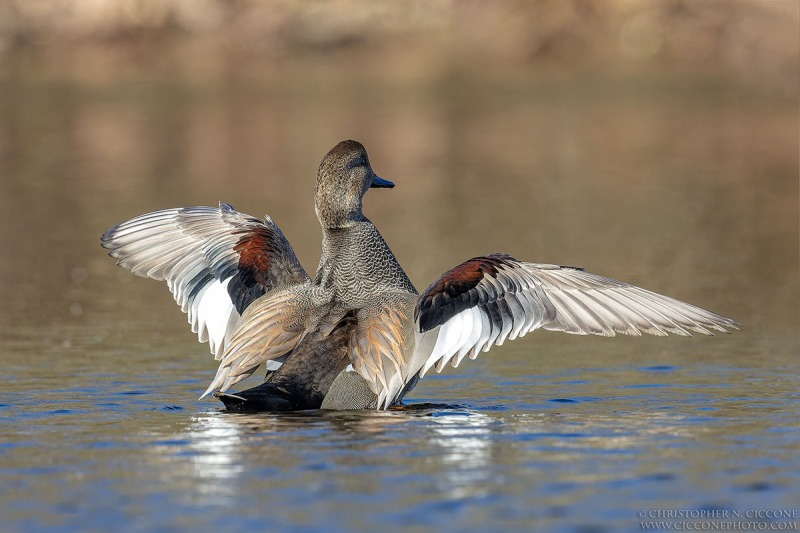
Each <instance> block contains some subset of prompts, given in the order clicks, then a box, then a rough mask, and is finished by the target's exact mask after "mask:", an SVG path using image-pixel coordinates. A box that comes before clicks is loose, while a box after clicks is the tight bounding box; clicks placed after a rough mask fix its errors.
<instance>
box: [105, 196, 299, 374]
mask: <svg viewBox="0 0 800 533" xmlns="http://www.w3.org/2000/svg"><path fill="white" fill-rule="evenodd" d="M101 244H102V246H103V247H104V248H106V249H107V250H108V254H109V255H110V256H111V257H113V258H115V259H117V264H118V265H120V266H122V267H125V268H127V269H129V270H130V271H131V272H133V273H134V274H136V275H137V276H143V277H147V278H152V279H156V280H163V281H166V282H167V285H168V286H169V289H170V291H171V292H172V295H173V296H174V297H175V301H176V302H177V303H178V305H180V306H181V309H182V310H183V311H184V312H185V313H187V314H188V318H189V323H190V324H191V325H192V331H194V332H196V333H197V335H198V339H199V340H200V342H205V341H208V342H209V344H210V348H211V352H212V353H213V354H214V355H215V359H221V358H222V356H223V352H224V351H225V349H226V346H227V344H228V342H229V341H230V338H231V335H232V334H233V332H234V329H235V327H236V324H237V323H238V321H239V318H240V316H241V315H242V314H243V313H244V312H245V310H246V309H248V308H249V307H250V305H251V304H252V303H253V302H255V301H256V300H258V299H260V298H262V297H263V296H264V295H266V294H268V293H273V292H276V293H277V292H281V291H285V290H287V289H290V288H293V287H299V286H308V285H310V283H311V280H310V279H309V277H308V274H306V272H305V270H303V267H302V266H301V265H300V262H299V261H298V260H297V257H296V256H295V253H294V250H293V249H292V247H291V245H290V244H289V241H288V240H287V239H286V237H285V236H284V235H283V232H281V230H280V228H279V227H278V226H277V224H275V222H273V220H272V219H271V218H270V217H268V216H267V217H265V218H264V219H258V218H255V217H251V216H249V215H246V214H244V213H240V212H238V211H236V210H235V209H234V208H233V207H232V206H230V205H229V204H225V203H220V205H219V207H205V206H198V207H182V208H175V209H164V210H162V211H156V212H153V213H147V214H145V215H140V216H138V217H136V218H133V219H131V220H128V221H127V222H123V223H122V224H119V225H117V226H114V227H113V228H111V229H109V230H108V231H106V232H105V233H104V234H103V236H102V237H101Z"/></svg>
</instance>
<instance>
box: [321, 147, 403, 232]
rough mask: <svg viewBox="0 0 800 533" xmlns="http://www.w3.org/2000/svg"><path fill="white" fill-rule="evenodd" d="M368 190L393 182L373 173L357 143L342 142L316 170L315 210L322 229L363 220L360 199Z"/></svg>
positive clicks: (386, 185) (392, 184) (327, 155)
mask: <svg viewBox="0 0 800 533" xmlns="http://www.w3.org/2000/svg"><path fill="white" fill-rule="evenodd" d="M370 187H375V188H391V187H394V183H392V182H391V181H389V180H385V179H383V178H381V177H378V176H377V175H376V174H375V172H373V170H372V167H371V166H370V164H369V157H368V156H367V150H366V149H365V148H364V146H363V145H362V144H361V143H360V142H357V141H342V142H340V143H339V144H337V145H336V146H334V147H333V148H332V149H331V150H330V151H329V152H328V153H327V154H325V157H323V158H322V162H321V163H320V164H319V169H318V170H317V187H316V189H315V191H314V207H315V209H316V212H317V218H319V221H320V224H322V227H324V228H340V227H346V226H349V225H351V224H353V223H354V222H358V221H361V220H364V214H363V213H362V212H361V199H362V198H363V197H364V194H366V192H367V189H369V188H370Z"/></svg>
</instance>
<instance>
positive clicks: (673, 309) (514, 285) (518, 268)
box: [408, 254, 739, 377]
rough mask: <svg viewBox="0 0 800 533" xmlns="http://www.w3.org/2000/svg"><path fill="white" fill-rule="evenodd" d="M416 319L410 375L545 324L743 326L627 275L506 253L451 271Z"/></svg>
mask: <svg viewBox="0 0 800 533" xmlns="http://www.w3.org/2000/svg"><path fill="white" fill-rule="evenodd" d="M414 321H415V323H416V331H417V335H418V336H419V340H418V341H417V348H416V351H415V354H414V357H413V358H412V362H411V364H410V367H411V368H410V369H409V372H408V375H410V376H413V375H415V374H414V373H415V372H417V371H418V372H419V376H420V377H421V376H424V375H425V373H426V372H427V371H428V370H429V369H430V368H432V367H433V368H436V370H437V371H441V370H442V368H443V367H444V365H445V364H447V363H448V362H449V363H451V364H452V366H458V364H459V363H460V362H461V360H462V359H463V358H464V357H465V356H466V355H469V357H470V358H471V359H474V358H475V357H476V356H477V355H478V352H480V351H484V352H485V351H488V350H489V348H491V347H492V346H494V345H500V344H503V342H504V341H505V340H506V339H515V338H517V337H519V336H522V335H524V334H525V333H527V332H529V331H532V330H534V329H537V328H543V329H548V330H553V331H563V332H565V333H572V334H578V335H588V334H591V335H603V336H607V337H613V336H614V335H616V334H624V335H641V334H642V333H649V334H651V335H667V334H668V333H672V334H676V335H684V336H688V335H690V331H694V332H697V333H702V334H705V335H712V334H713V333H712V331H720V332H724V333H726V332H727V330H728V329H739V324H738V323H737V322H736V321H734V320H731V319H730V318H727V317H724V316H721V315H718V314H716V313H712V312H711V311H706V310H705V309H701V308H699V307H696V306H694V305H691V304H688V303H686V302H681V301H679V300H676V299H674V298H670V297H668V296H664V295H661V294H657V293H654V292H651V291H648V290H645V289H642V288H640V287H636V286H633V285H630V284H628V283H625V282H622V281H617V280H614V279H611V278H606V277H603V276H598V275H596V274H591V273H589V272H584V271H583V270H582V269H578V268H572V267H562V266H558V265H547V264H538V263H526V262H523V261H520V260H518V259H515V258H513V257H511V256H510V255H506V254H492V255H488V256H482V257H476V258H474V259H470V260H469V261H465V262H464V263H462V264H460V265H459V266H457V267H455V268H453V269H452V270H450V271H448V272H446V273H444V274H443V275H442V276H441V277H440V278H439V279H438V280H436V281H435V282H434V283H433V284H431V286H430V287H428V289H427V290H426V291H425V292H424V293H422V295H421V296H420V297H419V301H418V303H417V307H416V309H415V312H414Z"/></svg>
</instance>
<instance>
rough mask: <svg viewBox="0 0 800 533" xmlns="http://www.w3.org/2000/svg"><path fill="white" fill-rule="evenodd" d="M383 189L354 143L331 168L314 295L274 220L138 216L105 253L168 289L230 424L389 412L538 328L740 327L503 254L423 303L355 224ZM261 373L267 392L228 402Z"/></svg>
mask: <svg viewBox="0 0 800 533" xmlns="http://www.w3.org/2000/svg"><path fill="white" fill-rule="evenodd" d="M392 186H393V184H392V183H391V182H389V181H387V180H384V179H382V178H380V177H378V176H376V175H375V173H374V172H373V170H372V167H371V165H370V163H369V158H368V156H367V152H366V150H365V149H364V147H363V146H362V145H361V144H359V143H357V142H355V141H343V142H341V143H339V144H338V145H336V146H335V147H334V148H333V149H331V151H330V152H328V153H327V154H326V155H325V157H324V158H323V159H322V162H321V163H320V166H319V169H318V171H317V184H316V189H315V192H314V205H315V209H316V213H317V217H318V218H319V221H320V224H321V226H322V231H323V239H322V254H321V257H320V262H319V267H318V268H317V272H316V275H315V276H314V279H313V280H312V279H310V278H309V277H308V275H307V274H306V273H305V271H304V270H303V268H302V266H300V263H299V262H298V261H297V257H296V256H295V254H294V251H293V250H292V247H291V245H290V244H289V242H288V241H287V240H286V238H285V237H284V235H283V233H282V232H281V230H280V229H279V228H278V226H277V225H276V224H275V223H274V222H273V221H272V219H270V218H269V217H266V218H265V219H263V220H262V219H257V218H254V217H250V216H247V215H244V214H242V213H238V212H237V211H235V210H234V209H233V208H232V207H231V206H230V205H228V204H220V207H219V208H212V207H188V208H179V209H167V210H163V211H157V212H154V213H149V214H146V215H141V216H139V217H136V218H134V219H132V220H129V221H127V222H124V223H122V224H120V225H118V226H115V227H114V228H111V229H110V230H108V231H107V232H106V233H105V234H104V235H103V236H102V238H101V243H102V245H103V246H104V247H105V248H107V249H108V250H109V255H111V256H112V257H114V258H116V259H117V260H118V264H119V265H120V266H123V267H125V268H128V269H130V270H131V271H132V272H133V273H134V274H137V275H140V276H145V277H150V278H153V279H158V280H165V281H167V284H168V286H169V288H170V290H171V291H172V293H173V296H174V297H175V300H176V301H177V302H178V303H179V304H180V305H181V308H182V309H183V311H184V312H187V313H188V315H189V322H190V323H191V324H192V329H193V331H196V332H197V333H198V336H199V339H200V341H206V340H208V341H209V343H210V347H211V351H212V352H213V353H214V354H215V357H216V358H217V359H219V360H220V365H219V368H218V370H217V375H216V376H215V377H214V379H213V380H212V382H211V384H210V386H209V387H208V389H207V390H206V392H205V394H208V393H210V392H214V394H215V396H217V397H218V398H219V399H220V400H222V401H223V402H224V403H225V405H226V406H227V407H228V409H230V410H236V411H259V410H271V411H280V410H294V409H313V408H320V407H321V408H324V409H363V408H367V409H375V408H377V409H385V408H386V407H388V406H389V405H392V404H395V403H397V402H399V401H400V400H401V399H402V398H403V396H405V394H406V393H408V391H410V390H411V389H412V388H413V387H414V385H416V383H417V381H418V380H419V379H420V378H421V377H423V376H424V375H425V373H426V372H427V371H428V370H429V369H431V368H435V369H436V370H437V371H441V370H442V368H443V367H444V366H445V365H446V364H447V363H450V364H451V365H452V366H458V364H459V363H460V362H461V361H462V359H463V358H464V357H466V356H469V357H470V358H475V357H476V356H477V355H478V353H479V352H481V351H487V350H489V348H491V347H492V346H494V345H499V344H502V343H503V342H504V341H505V340H506V339H514V338H516V337H519V336H522V335H524V334H525V333H527V332H529V331H532V330H534V329H538V328H543V329H549V330H556V331H564V332H566V333H574V334H582V335H585V334H594V335H605V336H613V335H616V334H625V335H641V334H642V333H649V334H653V335H666V334H668V333H673V334H677V335H690V332H697V333H703V334H707V335H711V334H713V332H714V331H719V332H727V330H728V329H738V327H739V325H738V324H737V323H736V322H735V321H733V320H731V319H729V318H726V317H723V316H721V315H717V314H715V313H712V312H710V311H706V310H704V309H700V308H699V307H695V306H693V305H690V304H687V303H685V302H681V301H678V300H675V299H672V298H669V297H667V296H663V295H660V294H656V293H653V292H650V291H647V290H645V289H641V288H639V287H634V286H632V285H629V284H627V283H624V282H621V281H617V280H613V279H610V278H605V277H602V276H597V275H595V274H590V273H588V272H584V271H583V270H581V269H577V268H572V267H562V266H558V265H548V264H539V263H528V262H524V261H519V260H517V259H515V258H513V257H511V256H509V255H506V254H492V255H487V256H481V257H476V258H473V259H470V260H468V261H465V262H464V263H462V264H461V265H458V266H457V267H455V268H453V269H451V270H450V271H448V272H446V273H445V274H443V275H442V276H441V277H440V278H439V279H438V280H436V281H435V282H434V283H433V284H431V285H430V286H429V287H428V288H427V289H426V290H425V292H424V293H423V294H422V295H419V294H418V293H417V291H416V289H415V288H414V286H413V285H412V284H411V281H410V280H409V279H408V276H406V274H405V272H404V271H403V269H402V268H401V267H400V265H399V263H398V262H397V260H396V259H395V257H394V255H393V254H392V252H391V250H390V249H389V247H388V245H387V244H386V242H385V241H384V239H383V237H382V236H381V234H380V233H379V232H378V230H377V228H376V227H375V225H374V224H372V222H370V221H369V220H368V219H367V218H366V217H365V216H364V214H363V212H362V199H363V197H364V194H365V193H366V192H367V190H368V189H369V188H370V187H392ZM265 363H266V364H267V368H268V369H269V372H268V373H267V378H266V380H265V382H264V383H263V384H262V385H259V386H257V387H254V388H252V389H248V390H245V391H242V392H237V393H226V392H225V391H226V390H228V389H229V388H230V387H232V386H233V385H235V384H236V383H238V382H239V381H240V380H242V379H244V378H245V377H247V376H249V375H250V374H252V373H253V372H254V371H255V370H257V369H258V368H259V367H260V366H261V365H262V364H265ZM205 394H204V395H205Z"/></svg>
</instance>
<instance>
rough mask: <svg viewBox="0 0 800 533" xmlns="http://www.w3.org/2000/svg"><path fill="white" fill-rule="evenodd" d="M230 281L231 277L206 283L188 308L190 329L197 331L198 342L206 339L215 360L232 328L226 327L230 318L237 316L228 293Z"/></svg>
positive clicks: (220, 353) (234, 318) (219, 355)
mask: <svg viewBox="0 0 800 533" xmlns="http://www.w3.org/2000/svg"><path fill="white" fill-rule="evenodd" d="M230 281H231V278H228V279H226V280H224V281H217V280H215V281H212V282H209V283H207V284H206V286H205V287H203V289H202V290H201V291H200V294H198V295H197V297H196V298H195V300H194V302H193V303H192V307H191V308H190V309H189V310H188V312H189V323H190V324H191V325H192V331H194V332H195V333H197V338H198V340H199V341H200V342H205V341H208V344H209V347H210V348H211V352H212V353H214V354H216V355H215V357H214V359H217V360H219V359H220V358H221V357H222V352H223V350H224V345H225V342H226V341H227V340H228V338H229V337H230V332H231V330H232V329H233V328H229V327H228V326H229V325H230V323H231V320H232V319H233V320H238V318H239V313H237V312H236V309H235V308H234V306H233V302H232V301H231V297H230V295H229V294H228V283H229V282H230Z"/></svg>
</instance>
